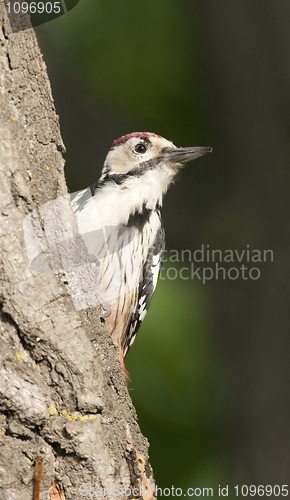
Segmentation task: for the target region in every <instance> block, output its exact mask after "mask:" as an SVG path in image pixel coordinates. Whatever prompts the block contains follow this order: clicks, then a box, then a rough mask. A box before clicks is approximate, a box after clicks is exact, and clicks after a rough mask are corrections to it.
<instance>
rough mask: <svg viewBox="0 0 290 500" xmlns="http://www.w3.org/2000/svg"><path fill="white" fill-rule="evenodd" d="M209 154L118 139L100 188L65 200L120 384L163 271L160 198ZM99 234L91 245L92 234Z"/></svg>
mask: <svg viewBox="0 0 290 500" xmlns="http://www.w3.org/2000/svg"><path fill="white" fill-rule="evenodd" d="M211 151H212V148H209V147H187V148H177V147H176V146H174V144H173V143H172V142H170V141H168V140H166V139H164V138H163V137H161V136H160V135H157V134H153V133H149V132H134V133H132V134H128V135H124V136H123V137H120V138H119V139H117V140H115V141H114V142H113V144H112V147H111V149H110V151H109V153H108V155H107V157H106V160H105V163H104V167H103V170H102V173H101V177H100V179H99V181H98V182H97V183H96V184H94V185H93V186H91V187H90V188H88V190H84V191H80V192H79V193H78V194H77V196H75V198H74V199H73V200H72V207H73V210H74V213H75V215H76V217H77V221H78V224H79V227H80V232H81V233H82V236H83V237H84V233H85V234H86V235H89V236H86V237H84V239H85V241H86V245H87V247H88V249H89V252H90V253H93V254H94V255H97V257H98V259H99V262H100V273H99V280H98V284H97V287H98V293H99V294H100V296H101V301H102V304H103V307H104V309H105V311H106V312H105V314H104V315H103V316H102V318H103V320H104V321H105V324H106V327H107V331H108V333H109V334H110V336H111V338H112V341H113V343H114V344H115V345H116V346H118V347H119V348H120V362H121V366H122V369H123V373H124V375H125V377H126V378H127V379H128V378H129V375H128V372H127V370H126V368H125V364H124V358H125V357H126V355H127V354H128V351H129V349H130V348H131V346H132V344H133V342H134V340H135V337H136V334H137V332H138V329H139V327H140V325H141V323H142V321H143V319H144V317H145V315H146V313H147V310H148V308H149V305H150V302H151V299H152V295H153V292H154V290H155V287H156V283H157V279H158V276H159V272H160V269H161V265H162V258H163V253H164V248H165V235H164V229H163V224H162V220H161V215H160V209H161V207H162V199H163V196H164V195H165V193H166V191H167V189H168V188H169V186H170V184H171V183H172V182H173V180H174V178H175V176H176V174H177V173H178V172H179V170H180V169H181V167H182V166H183V165H184V164H185V163H187V162H189V161H191V160H195V159H196V158H199V157H200V156H203V155H204V154H206V153H210V152H211ZM88 193H89V196H88ZM84 227H85V228H86V230H84ZM100 227H101V228H102V237H101V239H100V238H99V242H97V237H96V234H97V232H94V231H93V229H98V228H100ZM81 228H82V229H81ZM85 231H86V232H85ZM98 234H100V233H98ZM94 235H95V236H94Z"/></svg>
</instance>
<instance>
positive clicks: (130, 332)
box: [123, 220, 165, 357]
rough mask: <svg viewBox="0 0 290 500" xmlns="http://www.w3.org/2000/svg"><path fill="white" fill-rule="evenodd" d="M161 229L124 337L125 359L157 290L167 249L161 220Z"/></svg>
mask: <svg viewBox="0 0 290 500" xmlns="http://www.w3.org/2000/svg"><path fill="white" fill-rule="evenodd" d="M160 223H161V225H160V228H159V230H158V232H157V234H156V239H155V242H154V244H153V245H152V247H151V248H150V249H149V252H148V255H147V259H146V262H145V264H144V268H143V276H142V279H141V281H140V283H139V291H138V301H137V304H136V308H135V310H134V311H133V314H132V317H131V319H130V322H129V325H128V328H127V332H126V334H125V336H124V345H123V349H124V357H125V356H126V355H127V354H128V352H129V350H130V348H131V346H132V344H133V342H134V340H135V338H136V335H137V332H138V330H139V327H140V325H141V323H142V321H143V319H144V318H145V316H146V313H147V311H148V309H149V306H150V302H151V299H152V296H153V293H154V290H155V288H156V284H157V280H158V276H159V273H160V270H161V266H162V261H163V256H164V249H165V233H164V228H163V224H162V221H161V220H160Z"/></svg>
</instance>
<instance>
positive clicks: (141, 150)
mask: <svg viewBox="0 0 290 500" xmlns="http://www.w3.org/2000/svg"><path fill="white" fill-rule="evenodd" d="M135 151H136V153H145V152H146V151H147V147H146V146H145V144H143V143H140V144H137V146H135Z"/></svg>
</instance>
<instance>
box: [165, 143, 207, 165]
mask: <svg viewBox="0 0 290 500" xmlns="http://www.w3.org/2000/svg"><path fill="white" fill-rule="evenodd" d="M211 152H212V148H199V147H197V148H164V149H163V150H162V153H163V155H164V157H163V158H164V160H166V161H168V162H170V163H187V162H188V161H192V160H195V159H196V158H199V157H200V156H203V155H206V154H207V153H211Z"/></svg>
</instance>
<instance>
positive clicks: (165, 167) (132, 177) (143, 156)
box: [99, 132, 212, 208]
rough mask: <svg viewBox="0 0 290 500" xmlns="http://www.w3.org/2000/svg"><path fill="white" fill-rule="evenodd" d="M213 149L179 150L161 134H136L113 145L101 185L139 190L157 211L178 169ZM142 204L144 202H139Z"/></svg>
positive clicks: (149, 206) (148, 203)
mask: <svg viewBox="0 0 290 500" xmlns="http://www.w3.org/2000/svg"><path fill="white" fill-rule="evenodd" d="M211 151H212V148H205V147H192V148H191V147H189V148H177V147H176V146H174V144H173V143H172V142H170V141H167V140H166V139H164V138H163V137H161V136H160V135H156V134H153V133H149V132H134V133H132V134H129V135H124V136H123V137H120V139H117V140H116V141H114V142H113V144H112V147H111V149H110V151H109V153H108V155H107V158H106V160H105V164H104V168H103V170H102V175H101V178H100V180H99V186H100V187H103V186H108V183H110V185H111V186H112V183H114V185H115V188H117V186H118V191H120V190H126V191H127V192H128V190H130V191H131V192H132V193H133V192H134V193H136V192H137V191H139V197H140V198H142V199H143V202H142V203H143V205H144V204H145V205H146V206H147V207H148V208H154V207H155V206H156V204H157V203H158V204H160V205H161V204H162V196H163V195H164V194H165V193H166V191H167V189H168V187H169V185H170V183H171V182H172V181H173V179H174V177H175V175H176V173H177V172H178V170H179V169H180V168H181V167H182V166H183V165H184V164H185V163H187V162H188V161H191V160H195V159H196V158H199V157H200V156H203V155H204V154H206V153H210V152H211ZM140 202H141V200H140Z"/></svg>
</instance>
